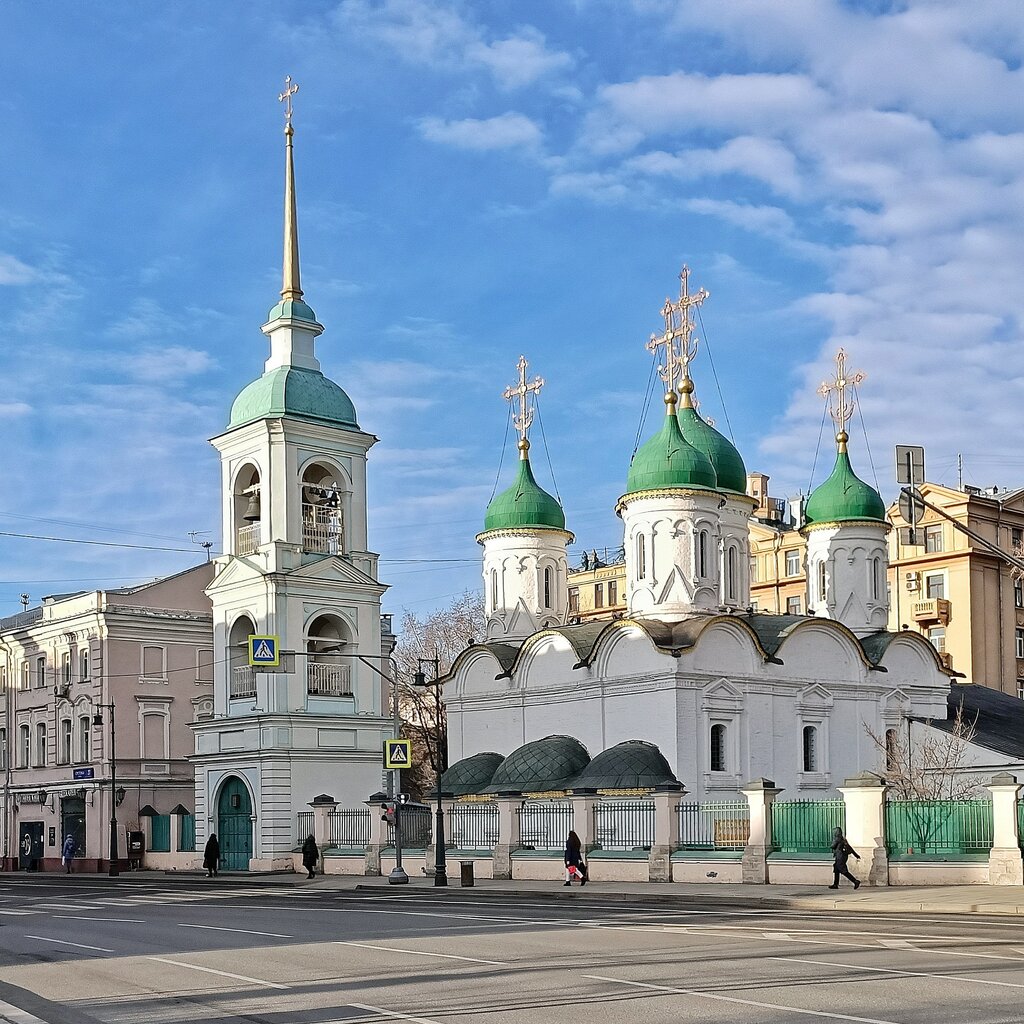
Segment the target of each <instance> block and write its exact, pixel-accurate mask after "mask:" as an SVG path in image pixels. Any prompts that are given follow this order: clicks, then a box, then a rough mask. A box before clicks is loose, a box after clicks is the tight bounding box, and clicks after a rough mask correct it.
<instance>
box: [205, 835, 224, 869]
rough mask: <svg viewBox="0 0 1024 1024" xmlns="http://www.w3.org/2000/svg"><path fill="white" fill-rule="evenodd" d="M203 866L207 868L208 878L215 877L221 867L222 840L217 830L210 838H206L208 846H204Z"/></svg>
mask: <svg viewBox="0 0 1024 1024" xmlns="http://www.w3.org/2000/svg"><path fill="white" fill-rule="evenodd" d="M203 867H204V868H206V877H207V878H213V876H214V875H216V874H217V870H218V868H219V867H220V842H219V841H218V839H217V833H216V832H211V833H210V838H209V839H207V840H206V846H205V847H204V848H203Z"/></svg>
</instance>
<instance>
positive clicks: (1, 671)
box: [0, 665, 7, 693]
mask: <svg viewBox="0 0 1024 1024" xmlns="http://www.w3.org/2000/svg"><path fill="white" fill-rule="evenodd" d="M6 692H7V666H6V665H0V693H6Z"/></svg>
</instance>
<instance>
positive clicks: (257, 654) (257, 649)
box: [249, 636, 281, 668]
mask: <svg viewBox="0 0 1024 1024" xmlns="http://www.w3.org/2000/svg"><path fill="white" fill-rule="evenodd" d="M280 640H281V638H280V637H279V636H250V637H249V664H250V665H251V666H252V667H253V668H259V667H260V666H262V665H269V666H271V667H274V668H276V667H277V666H278V665H280V664H281V645H280Z"/></svg>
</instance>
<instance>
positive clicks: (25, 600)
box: [20, 594, 32, 612]
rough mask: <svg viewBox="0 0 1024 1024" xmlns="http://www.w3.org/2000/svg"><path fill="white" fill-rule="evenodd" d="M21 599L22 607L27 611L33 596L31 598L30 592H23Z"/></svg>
mask: <svg viewBox="0 0 1024 1024" xmlns="http://www.w3.org/2000/svg"><path fill="white" fill-rule="evenodd" d="M20 601H21V607H22V609H23V610H24V611H26V612H27V611H28V606H29V605H30V604H31V603H32V598H30V597H29V596H28V594H22V595H21V598H20Z"/></svg>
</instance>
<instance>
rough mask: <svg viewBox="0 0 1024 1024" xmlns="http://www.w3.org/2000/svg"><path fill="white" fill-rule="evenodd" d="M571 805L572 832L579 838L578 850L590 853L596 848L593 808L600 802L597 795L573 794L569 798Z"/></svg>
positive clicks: (593, 793) (590, 793)
mask: <svg viewBox="0 0 1024 1024" xmlns="http://www.w3.org/2000/svg"><path fill="white" fill-rule="evenodd" d="M569 802H570V803H571V804H572V830H573V832H575V833H576V835H578V836H579V837H580V849H582V850H583V852H584V854H587V853H590V851H591V850H593V849H594V847H596V846H597V829H596V828H595V827H594V808H595V807H596V806H597V805H598V804H599V803H600V802H601V798H600V797H599V796H598V795H597V793H595V792H593V791H591V792H589V793H580V792H575V791H574V792H573V794H572V796H571V797H570V798H569Z"/></svg>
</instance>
